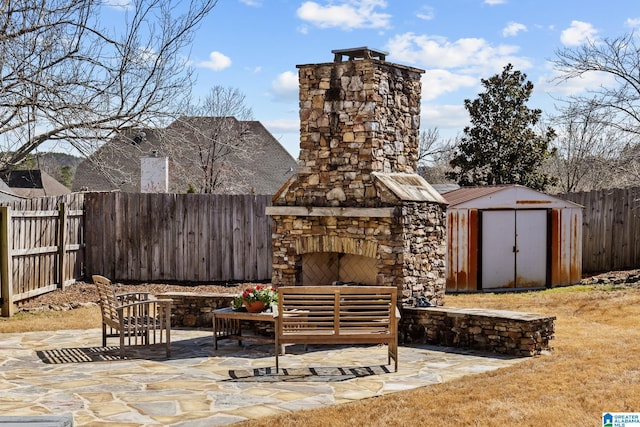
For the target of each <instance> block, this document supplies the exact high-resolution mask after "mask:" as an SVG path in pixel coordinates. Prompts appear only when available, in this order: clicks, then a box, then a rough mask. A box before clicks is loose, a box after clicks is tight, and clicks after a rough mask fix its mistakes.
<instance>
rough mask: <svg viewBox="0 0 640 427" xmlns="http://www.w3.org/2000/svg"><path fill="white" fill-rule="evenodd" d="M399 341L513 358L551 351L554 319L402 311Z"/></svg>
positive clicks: (509, 314) (433, 310) (468, 311)
mask: <svg viewBox="0 0 640 427" xmlns="http://www.w3.org/2000/svg"><path fill="white" fill-rule="evenodd" d="M399 331H400V341H401V342H404V343H426V344H435V345H440V346H447V347H460V348H471V349H476V350H482V351H490V352H494V353H503V354H511V355H516V356H534V355H538V354H540V353H542V352H543V351H549V350H552V347H551V345H550V341H551V340H552V339H553V336H554V333H555V317H554V316H543V315H535V314H531V313H519V312H510V311H501V310H482V309H456V308H442V307H429V308H417V307H405V308H404V310H403V313H402V318H401V320H400V326H399Z"/></svg>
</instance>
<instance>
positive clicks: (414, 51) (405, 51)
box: [386, 33, 531, 76]
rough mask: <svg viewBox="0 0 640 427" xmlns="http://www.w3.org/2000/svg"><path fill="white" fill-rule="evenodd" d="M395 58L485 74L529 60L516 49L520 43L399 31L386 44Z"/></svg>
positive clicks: (527, 64)
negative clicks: (454, 39) (402, 32)
mask: <svg viewBox="0 0 640 427" xmlns="http://www.w3.org/2000/svg"><path fill="white" fill-rule="evenodd" d="M386 50H388V51H389V52H390V56H392V57H393V58H394V60H395V61H399V62H408V63H412V64H416V65H418V66H422V67H426V68H440V69H457V72H458V73H459V74H468V75H475V76H486V75H488V74H492V73H495V72H498V71H501V70H502V69H503V68H504V66H505V65H507V64H508V63H511V64H513V66H514V68H516V69H519V70H523V69H526V68H529V67H531V63H530V61H529V60H528V59H527V58H525V57H521V56H517V55H516V53H517V52H518V50H519V47H518V46H513V45H498V46H493V45H491V44H490V43H489V42H487V41H486V40H484V39H481V38H463V39H458V40H456V41H453V42H451V41H449V40H448V39H446V38H444V37H438V36H427V35H415V34H413V33H405V34H399V35H397V36H395V37H393V38H392V39H391V40H390V41H389V43H388V44H387V46H386Z"/></svg>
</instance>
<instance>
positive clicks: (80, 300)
mask: <svg viewBox="0 0 640 427" xmlns="http://www.w3.org/2000/svg"><path fill="white" fill-rule="evenodd" d="M638 280H640V269H637V270H624V271H610V272H606V273H601V274H597V275H585V277H584V278H583V280H582V283H584V284H606V283H610V284H620V283H623V282H627V281H629V282H633V283H635V284H637V283H638ZM627 283H628V282H627ZM115 285H116V293H126V292H140V291H145V292H150V293H151V294H153V295H158V294H161V293H164V292H197V293H223V294H239V293H241V292H242V291H243V290H244V289H245V288H247V287H249V286H252V285H255V283H234V284H206V285H204V284H197V285H193V284H163V283H139V284H123V283H117V282H116V283H115ZM91 303H96V304H97V303H98V292H97V290H96V287H95V285H93V283H87V282H76V283H74V284H72V285H69V286H67V288H66V289H65V290H61V289H57V290H55V291H53V292H49V293H47V294H44V295H40V296H38V297H35V298H31V299H29V300H27V301H23V302H21V303H20V305H19V310H24V311H32V310H43V309H57V310H65V309H70V308H75V307H79V306H82V305H86V304H91Z"/></svg>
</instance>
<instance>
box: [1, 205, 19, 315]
mask: <svg viewBox="0 0 640 427" xmlns="http://www.w3.org/2000/svg"><path fill="white" fill-rule="evenodd" d="M0 216H2V218H0V286H1V288H0V296H2V316H4V317H11V316H13V312H14V309H15V307H14V305H13V274H12V272H11V251H12V249H13V245H12V242H11V241H10V239H12V235H13V233H12V232H11V208H10V207H9V206H0Z"/></svg>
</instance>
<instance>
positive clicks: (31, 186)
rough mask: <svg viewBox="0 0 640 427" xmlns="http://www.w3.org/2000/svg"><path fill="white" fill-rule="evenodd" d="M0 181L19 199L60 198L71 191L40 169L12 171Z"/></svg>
mask: <svg viewBox="0 0 640 427" xmlns="http://www.w3.org/2000/svg"><path fill="white" fill-rule="evenodd" d="M2 180H3V181H4V182H5V183H6V184H7V186H8V187H9V188H10V189H11V191H12V192H13V193H14V194H15V195H17V196H19V197H26V198H32V197H44V196H61V195H63V194H70V193H71V190H69V189H68V188H67V187H65V186H64V185H63V184H61V183H60V182H58V181H56V180H55V179H54V178H53V177H52V176H51V175H49V174H47V173H46V172H45V171H43V170H41V169H27V170H13V171H8V172H6V173H5V174H4V175H3V176H2Z"/></svg>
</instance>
